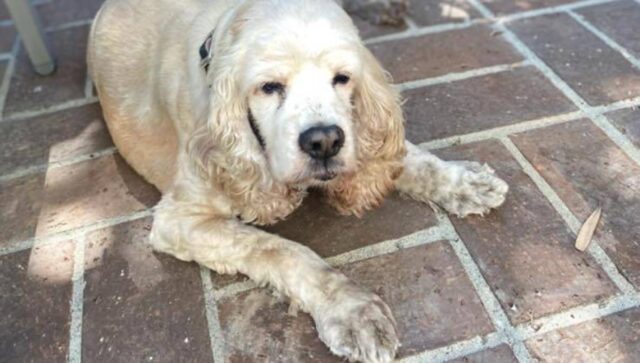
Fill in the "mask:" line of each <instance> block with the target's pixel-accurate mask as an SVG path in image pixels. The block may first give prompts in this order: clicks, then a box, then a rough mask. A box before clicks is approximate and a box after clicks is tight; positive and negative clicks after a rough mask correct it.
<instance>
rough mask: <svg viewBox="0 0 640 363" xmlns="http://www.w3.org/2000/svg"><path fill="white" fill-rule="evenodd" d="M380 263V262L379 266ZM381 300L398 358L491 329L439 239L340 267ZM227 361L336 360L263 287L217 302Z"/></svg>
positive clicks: (302, 317)
mask: <svg viewBox="0 0 640 363" xmlns="http://www.w3.org/2000/svg"><path fill="white" fill-rule="evenodd" d="M381 266H384V268H381ZM340 269H341V270H342V271H344V272H345V274H346V275H347V276H349V277H350V278H352V279H353V280H354V281H356V282H358V283H359V284H361V285H363V286H366V287H368V288H370V289H371V290H373V291H375V292H376V293H378V294H379V295H380V297H382V299H383V300H385V301H386V302H387V303H388V304H389V306H390V307H391V310H392V311H393V313H394V316H395V318H396V320H397V323H398V331H399V334H400V341H401V343H402V347H401V348H400V351H399V356H406V355H411V354H415V353H417V352H420V351H422V350H424V349H434V348H437V347H440V346H443V345H446V344H449V343H452V342H454V341H458V340H463V339H467V338H470V337H473V336H475V335H477V334H486V333H488V332H490V331H492V326H491V323H490V322H489V320H488V317H487V315H486V313H485V311H484V310H483V307H482V304H481V303H480V300H479V298H478V297H477V296H476V295H475V293H474V292H473V288H472V287H471V283H470V282H469V280H468V278H467V276H466V274H465V272H464V270H463V268H462V266H461V265H460V264H459V262H458V261H457V259H456V256H455V254H454V252H453V250H452V249H451V247H450V246H449V245H448V244H447V243H443V242H437V243H433V244H430V245H426V246H420V247H415V248H411V249H408V250H403V251H399V252H395V253H393V254H389V255H384V256H379V257H375V258H371V259H368V260H364V261H360V262H355V263H353V264H350V265H346V266H343V267H341V268H340ZM219 309H220V310H219V313H220V323H221V326H222V329H223V333H224V336H225V338H226V339H227V340H228V346H229V347H230V349H229V354H230V359H229V360H230V361H231V362H247V361H278V362H318V361H322V362H339V361H340V359H338V358H336V357H332V356H331V355H330V353H329V351H328V349H327V348H326V347H324V345H323V344H322V342H321V341H320V340H319V339H318V338H317V335H316V332H315V329H314V328H313V321H312V319H311V318H310V317H309V316H308V315H307V314H303V313H299V314H298V317H293V316H289V315H287V304H286V303H283V302H278V301H277V300H276V299H275V298H273V297H272V296H270V295H269V294H268V292H266V291H265V290H263V289H256V290H251V291H248V292H245V293H242V294H240V295H237V296H235V297H233V298H230V299H227V300H224V301H222V302H221V303H219Z"/></svg>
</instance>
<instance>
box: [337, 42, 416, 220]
mask: <svg viewBox="0 0 640 363" xmlns="http://www.w3.org/2000/svg"><path fill="white" fill-rule="evenodd" d="M360 52H361V59H363V63H364V64H363V65H364V68H363V72H362V76H361V77H360V79H356V80H355V81H356V89H355V91H354V107H355V108H354V122H355V135H357V138H358V140H357V154H358V164H359V165H358V170H357V171H356V173H355V174H354V175H352V176H349V177H344V178H342V179H341V180H339V181H338V180H337V181H336V183H335V185H333V186H332V187H330V188H329V190H328V196H329V201H330V203H331V204H333V205H334V207H336V208H337V209H338V211H339V212H341V213H344V214H355V215H361V214H362V213H364V211H365V210H367V209H370V208H372V207H375V206H377V205H378V204H379V203H380V202H382V200H383V198H384V197H385V196H386V195H387V194H388V192H389V191H390V190H391V189H392V188H393V185H394V181H395V179H396V178H398V176H400V174H401V173H402V162H403V158H404V156H405V154H406V150H405V144H404V142H405V141H404V119H403V116H402V109H401V102H400V95H399V94H398V92H397V91H396V90H395V89H394V88H393V86H392V85H391V81H390V77H389V75H388V74H387V72H386V71H385V70H384V69H383V68H382V66H380V63H378V61H377V60H376V59H375V57H374V56H373V54H371V52H369V50H368V49H366V48H365V47H364V46H362V47H361V49H360Z"/></svg>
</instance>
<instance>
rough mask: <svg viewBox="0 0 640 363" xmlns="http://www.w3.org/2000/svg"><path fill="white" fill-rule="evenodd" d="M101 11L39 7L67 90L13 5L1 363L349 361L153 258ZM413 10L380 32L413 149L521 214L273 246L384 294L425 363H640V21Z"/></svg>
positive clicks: (460, 5) (345, 223) (376, 39)
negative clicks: (470, 176)
mask: <svg viewBox="0 0 640 363" xmlns="http://www.w3.org/2000/svg"><path fill="white" fill-rule="evenodd" d="M100 3H101V1H100V0H40V1H39V2H38V5H37V7H36V9H37V10H38V12H39V14H40V16H41V18H42V22H43V24H44V26H45V27H46V29H47V37H48V41H49V44H50V45H51V48H52V50H53V52H54V54H55V55H56V57H57V59H58V64H59V68H58V70H57V73H56V74H55V75H54V76H51V77H46V78H43V77H38V76H36V75H35V74H34V73H33V72H32V70H31V68H30V66H29V64H28V61H27V58H26V55H25V52H24V50H23V49H22V48H21V46H20V45H19V43H18V42H17V40H16V35H15V32H14V30H13V26H12V23H11V21H10V20H9V17H8V15H7V12H6V10H5V9H4V5H3V4H2V3H0V361H1V362H7V363H8V362H80V361H81V360H82V361H85V362H143V361H144V362H212V361H215V362H227V361H228V362H338V361H340V360H339V359H337V358H335V357H332V356H331V355H330V353H329V352H328V350H327V349H326V348H325V347H324V345H323V344H322V343H321V342H320V341H319V340H318V338H317V337H316V333H315V329H314V327H313V324H312V321H311V319H310V318H309V317H308V316H307V315H306V314H303V313H299V314H298V315H297V316H294V315H292V314H288V312H287V310H288V304H287V303H286V302H283V301H280V300H278V298H276V297H274V296H273V294H272V293H271V292H270V291H269V290H267V289H262V288H255V286H254V285H253V284H251V283H250V282H248V281H246V280H245V279H243V278H242V277H229V276H219V275H217V274H215V273H211V272H209V271H208V270H202V269H200V268H199V267H198V266H197V265H195V264H189V263H182V262H179V261H177V260H175V259H173V258H171V257H168V256H164V255H159V254H155V253H153V252H152V251H151V250H150V249H149V248H148V247H147V245H146V244H145V239H146V238H147V235H148V233H149V230H150V226H151V224H152V218H151V212H150V208H151V207H153V206H154V204H155V203H156V202H157V201H158V199H159V194H158V192H157V191H156V190H155V189H154V188H153V187H151V186H149V185H148V184H146V183H145V182H144V181H143V180H141V178H140V177H138V176H137V175H136V174H135V172H133V171H132V170H131V169H130V168H129V167H128V166H127V165H126V163H125V162H124V161H123V160H122V159H121V158H120V157H119V156H118V154H117V151H116V150H115V148H114V147H113V144H112V142H111V140H110V138H109V135H108V133H107V131H106V129H105V126H104V124H103V121H102V117H101V111H100V106H99V105H98V103H97V100H96V97H95V95H94V94H93V89H92V86H91V83H90V81H89V80H87V76H86V73H87V72H86V65H85V59H84V53H85V47H86V40H87V30H88V27H89V25H90V19H91V18H92V16H93V14H94V13H95V11H96V10H97V8H98V7H99V5H100ZM410 10H411V11H410V19H409V22H408V25H407V27H406V28H402V29H397V28H384V27H375V26H371V25H368V24H365V23H364V22H362V21H359V22H358V23H359V26H360V27H361V29H362V34H363V37H365V38H367V43H368V46H369V47H370V48H371V49H372V51H373V52H374V53H375V54H376V55H377V56H378V57H379V59H380V60H381V61H382V62H383V63H384V65H385V66H386V67H387V68H388V70H389V71H390V72H391V74H392V75H393V77H394V79H395V81H396V82H397V83H398V86H399V87H400V88H401V89H402V93H403V96H404V97H405V98H406V103H405V106H404V109H405V113H406V118H407V126H406V127H407V135H408V138H409V139H410V140H412V141H413V142H416V143H421V144H422V145H423V146H424V147H425V148H429V149H432V150H434V152H435V153H437V154H438V155H440V156H442V157H443V158H446V159H471V160H477V161H482V162H487V163H489V164H490V165H491V166H493V167H494V168H495V169H496V170H497V173H498V174H499V175H500V176H501V177H502V178H504V179H505V180H507V181H508V182H509V184H510V185H511V192H510V194H509V197H508V199H507V202H506V203H505V205H504V206H503V207H502V208H500V209H499V210H497V211H495V212H493V213H491V214H490V215H488V216H486V217H484V218H481V217H472V218H467V219H457V218H449V217H447V216H446V215H443V214H440V213H436V212H434V211H432V210H431V209H430V208H429V207H428V206H425V205H422V204H418V203H416V202H413V201H409V200H406V199H403V198H402V197H400V196H397V195H396V196H393V197H391V198H389V200H388V201H387V202H386V203H385V204H384V205H383V206H382V207H381V208H380V209H378V210H376V211H373V212H371V213H368V214H367V215H366V216H365V217H364V218H362V219H357V218H344V217H339V216H337V215H336V214H335V213H333V212H332V211H331V210H330V209H329V208H327V207H325V206H323V205H322V204H321V203H320V202H319V199H318V198H317V197H316V196H312V197H311V198H309V200H308V201H307V202H306V203H305V204H304V206H303V207H302V208H301V210H299V211H297V212H296V213H295V214H294V215H293V216H292V217H291V218H290V219H289V220H287V221H285V222H283V223H280V224H278V225H276V226H273V227H271V228H269V230H272V231H274V232H277V233H280V234H282V235H283V236H286V237H288V238H291V239H295V240H298V241H301V242H303V243H305V244H307V245H308V246H310V247H311V248H312V249H314V250H315V251H317V252H318V253H319V254H321V255H322V256H323V257H326V258H327V260H328V261H329V262H331V263H332V264H334V265H336V266H338V268H339V269H341V270H342V271H344V272H345V273H346V274H347V275H349V276H350V277H351V278H353V279H354V280H356V281H357V282H359V283H360V284H362V285H365V286H368V287H369V288H371V289H372V290H374V291H376V292H377V293H379V294H380V295H381V296H382V297H383V299H384V300H386V301H387V302H388V303H389V304H390V306H391V308H392V310H393V312H394V314H395V317H396V318H397V321H398V328H399V332H400V338H401V341H402V347H401V349H400V351H399V359H401V360H403V361H405V362H440V361H449V360H451V361H454V362H488V363H501V362H516V361H520V362H535V361H540V362H629V363H631V362H640V293H639V291H640V110H639V108H638V107H639V105H640V2H636V1H632V0H620V1H611V0H587V1H579V2H570V1H565V0H536V1H531V0H517V1H514V0H493V1H492V0H469V1H466V0H440V1H438V0H412V5H411V9H410ZM597 207H602V210H603V218H602V220H601V223H600V225H599V227H598V229H597V233H596V236H595V240H594V243H592V245H591V247H590V248H589V249H588V251H587V252H584V253H583V252H579V251H577V250H575V249H574V248H573V242H574V239H575V235H576V231H577V230H578V229H579V227H580V225H581V224H582V222H583V221H584V220H585V219H586V218H587V217H588V216H589V214H590V213H591V212H592V211H593V210H594V209H595V208H597ZM319 230H320V231H321V233H317V231H319ZM311 231H314V233H311Z"/></svg>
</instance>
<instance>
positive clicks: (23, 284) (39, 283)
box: [0, 241, 74, 363]
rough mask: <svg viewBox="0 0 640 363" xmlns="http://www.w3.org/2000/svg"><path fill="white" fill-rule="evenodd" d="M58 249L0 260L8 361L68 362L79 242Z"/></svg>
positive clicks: (0, 341) (0, 323) (2, 350)
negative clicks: (74, 258)
mask: <svg viewBox="0 0 640 363" xmlns="http://www.w3.org/2000/svg"><path fill="white" fill-rule="evenodd" d="M55 247H56V248H55V249H47V253H42V252H40V251H39V250H38V249H33V250H29V251H23V252H20V253H16V254H12V255H6V256H2V257H0V311H1V312H2V314H0V357H2V362H5V363H19V362H20V363H21V362H52V363H55V362H61V363H62V362H66V361H67V360H66V356H67V348H68V346H69V319H70V317H69V310H70V307H69V301H70V299H71V273H72V268H73V263H72V261H73V249H74V244H73V243H72V242H70V241H67V242H61V243H59V244H57V245H56V246H55ZM49 252H55V253H49Z"/></svg>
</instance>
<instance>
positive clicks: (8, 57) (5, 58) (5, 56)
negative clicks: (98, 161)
mask: <svg viewBox="0 0 640 363" xmlns="http://www.w3.org/2000/svg"><path fill="white" fill-rule="evenodd" d="M11 58H12V55H11V52H6V53H2V54H0V61H1V62H4V61H8V60H11Z"/></svg>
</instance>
